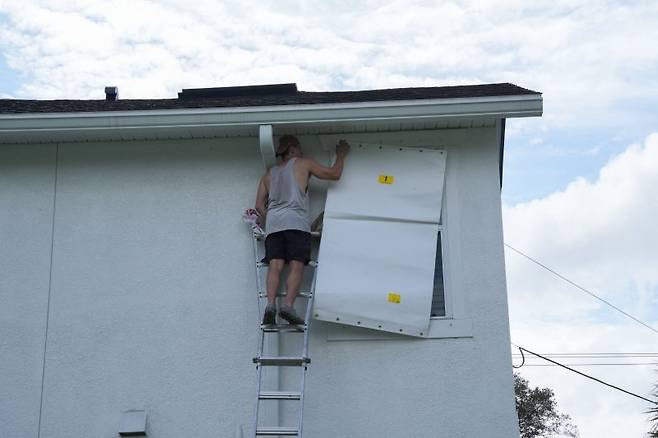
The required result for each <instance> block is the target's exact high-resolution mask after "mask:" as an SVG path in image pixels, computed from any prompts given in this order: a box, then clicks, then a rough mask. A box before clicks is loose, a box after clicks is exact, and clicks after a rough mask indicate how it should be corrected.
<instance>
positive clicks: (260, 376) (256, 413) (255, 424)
mask: <svg viewBox="0 0 658 438" xmlns="http://www.w3.org/2000/svg"><path fill="white" fill-rule="evenodd" d="M256 369H257V370H258V377H257V383H256V409H255V411H254V438H256V437H257V436H258V408H259V406H260V387H261V380H262V377H263V367H262V366H260V364H256Z"/></svg>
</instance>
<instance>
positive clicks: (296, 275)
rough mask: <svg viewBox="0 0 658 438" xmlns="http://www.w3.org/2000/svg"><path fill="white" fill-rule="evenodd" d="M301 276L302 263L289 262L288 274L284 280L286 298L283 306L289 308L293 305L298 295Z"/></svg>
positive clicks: (296, 261) (302, 272) (302, 271)
mask: <svg viewBox="0 0 658 438" xmlns="http://www.w3.org/2000/svg"><path fill="white" fill-rule="evenodd" d="M303 274H304V263H302V262H300V261H298V260H290V272H288V279H287V280H286V297H285V299H284V302H285V304H286V305H287V306H289V307H292V306H293V304H295V299H296V298H297V295H299V288H300V286H301V284H302V275H303Z"/></svg>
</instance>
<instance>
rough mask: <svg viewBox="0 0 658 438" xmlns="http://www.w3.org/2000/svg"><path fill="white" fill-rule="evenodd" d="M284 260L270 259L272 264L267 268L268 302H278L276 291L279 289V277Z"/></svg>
mask: <svg viewBox="0 0 658 438" xmlns="http://www.w3.org/2000/svg"><path fill="white" fill-rule="evenodd" d="M284 264H285V261H284V260H281V259H273V260H270V266H269V268H268V269H267V303H268V304H276V291H277V290H278V289H279V279H280V278H281V271H282V270H283V265H284Z"/></svg>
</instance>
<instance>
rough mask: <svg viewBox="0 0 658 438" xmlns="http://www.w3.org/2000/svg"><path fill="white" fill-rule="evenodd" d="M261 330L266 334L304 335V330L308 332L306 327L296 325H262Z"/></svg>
mask: <svg viewBox="0 0 658 438" xmlns="http://www.w3.org/2000/svg"><path fill="white" fill-rule="evenodd" d="M260 328H261V330H263V331H264V332H265V333H277V332H298V333H304V330H306V325H296V324H276V325H264V324H262V325H261V326H260Z"/></svg>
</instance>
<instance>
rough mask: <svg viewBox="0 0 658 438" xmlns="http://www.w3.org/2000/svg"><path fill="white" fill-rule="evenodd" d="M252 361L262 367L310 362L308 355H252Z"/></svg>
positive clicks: (296, 365)
mask: <svg viewBox="0 0 658 438" xmlns="http://www.w3.org/2000/svg"><path fill="white" fill-rule="evenodd" d="M254 363H257V364H260V365H262V366H264V367H268V366H270V367H298V366H302V365H304V364H308V363H311V358H310V357H277V356H275V357H254Z"/></svg>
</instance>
